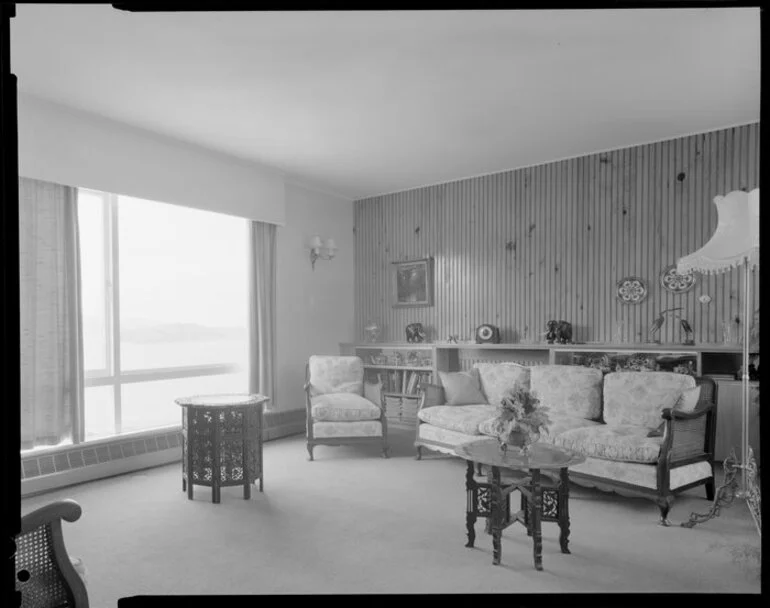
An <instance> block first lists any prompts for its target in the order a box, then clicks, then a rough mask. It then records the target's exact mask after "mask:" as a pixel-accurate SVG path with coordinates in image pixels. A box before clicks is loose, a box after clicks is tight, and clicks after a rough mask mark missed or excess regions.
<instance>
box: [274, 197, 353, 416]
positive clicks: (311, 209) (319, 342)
mask: <svg viewBox="0 0 770 608" xmlns="http://www.w3.org/2000/svg"><path fill="white" fill-rule="evenodd" d="M314 234H318V235H319V236H321V237H322V238H324V239H327V238H330V237H331V238H333V239H334V240H335V242H336V244H337V247H339V250H338V251H337V255H336V257H335V258H334V259H333V260H318V261H317V262H316V265H315V270H312V268H311V266H310V249H309V248H308V246H307V242H308V240H309V239H310V237H311V236H313V235H314ZM277 249H278V267H277V271H276V272H277V281H278V287H277V289H278V293H277V300H278V313H277V317H278V319H277V326H278V328H277V342H278V353H277V357H278V399H277V402H278V403H277V405H278V407H279V409H281V410H288V409H298V408H304V407H305V393H304V391H303V389H302V385H303V384H304V382H305V363H306V362H307V360H308V357H309V356H310V355H313V354H317V355H322V354H330V355H336V354H339V343H340V342H351V341H352V340H353V337H354V336H355V331H354V321H353V300H354V291H353V281H354V277H355V272H354V260H355V258H354V255H355V251H354V249H355V242H354V238H353V202H352V201H351V200H349V199H344V198H340V197H336V196H333V195H329V194H322V193H320V192H317V191H314V190H311V189H309V188H307V187H305V186H300V185H297V184H293V183H292V182H287V183H286V224H285V225H284V226H279V227H278V244H277Z"/></svg>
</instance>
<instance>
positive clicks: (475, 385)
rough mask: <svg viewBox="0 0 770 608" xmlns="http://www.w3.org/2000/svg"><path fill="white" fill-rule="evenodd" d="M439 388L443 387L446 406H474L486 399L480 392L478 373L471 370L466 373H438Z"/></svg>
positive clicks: (484, 401) (475, 370)
mask: <svg viewBox="0 0 770 608" xmlns="http://www.w3.org/2000/svg"><path fill="white" fill-rule="evenodd" d="M438 377H439V379H440V380H441V386H443V387H444V398H445V399H446V404H447V405H475V404H479V403H486V402H487V400H486V397H484V393H482V392H481V381H480V380H479V371H478V370H477V369H475V368H474V369H471V370H469V371H467V372H439V373H438Z"/></svg>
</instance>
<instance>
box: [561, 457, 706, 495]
mask: <svg viewBox="0 0 770 608" xmlns="http://www.w3.org/2000/svg"><path fill="white" fill-rule="evenodd" d="M569 472H570V478H569V480H570V481H571V482H575V483H578V484H580V485H591V484H590V483H585V482H584V481H583V480H581V479H580V478H579V477H578V476H577V475H573V473H583V474H585V475H595V476H596V477H601V478H602V479H609V480H611V481H621V482H624V483H629V484H632V485H635V486H642V487H644V488H651V489H656V488H657V487H658V477H657V474H658V472H657V466H656V465H654V464H642V463H640V462H619V461H615V460H604V459H602V458H586V460H585V462H581V463H580V464H576V465H574V466H572V467H570V469H569ZM711 474H712V470H711V465H710V464H709V463H708V462H694V463H693V464H688V465H685V466H683V467H677V468H675V469H671V476H670V482H669V483H670V488H671V489H672V490H676V489H677V488H679V487H681V486H684V485H687V484H689V483H693V482H695V481H700V480H701V479H707V478H708V477H711ZM617 491H618V492H619V493H622V492H621V491H620V490H617Z"/></svg>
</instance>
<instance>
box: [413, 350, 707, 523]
mask: <svg viewBox="0 0 770 608" xmlns="http://www.w3.org/2000/svg"><path fill="white" fill-rule="evenodd" d="M474 383H476V386H474ZM517 384H518V385H520V386H522V387H523V388H526V389H528V390H531V391H532V392H534V393H535V394H536V395H537V396H538V397H539V399H540V402H541V404H542V405H544V406H546V407H548V416H549V418H550V420H551V424H550V426H549V429H548V431H547V432H546V433H544V434H543V435H542V436H541V437H540V439H539V440H540V441H543V442H548V443H551V444H554V445H557V446H561V447H564V448H567V449H570V450H573V451H575V452H578V453H580V454H582V455H584V456H586V460H585V462H584V463H582V464H579V465H576V466H574V467H571V468H570V479H571V480H573V481H574V482H575V483H578V484H580V485H588V486H593V487H597V488H599V489H602V490H607V491H615V492H617V493H619V494H625V495H629V496H644V497H647V498H650V499H652V500H654V501H655V502H656V503H657V505H658V507H659V508H660V514H661V523H662V524H664V525H668V519H667V517H668V512H669V509H670V508H671V505H672V504H673V501H674V496H675V494H678V493H679V492H682V491H683V490H686V489H688V488H692V487H694V486H698V485H701V484H703V485H705V486H706V498H708V499H709V500H712V499H713V494H714V463H713V457H714V441H715V429H716V406H715V403H714V401H715V399H714V395H715V385H714V381H713V380H711V379H710V378H701V377H693V376H690V375H687V374H679V373H673V372H655V371H646V372H637V371H621V372H611V373H608V374H606V375H605V374H603V373H602V372H601V371H600V370H598V369H594V368H590V367H582V366H573V365H537V366H533V367H524V366H521V365H518V364H515V363H477V364H476V365H475V366H474V367H473V368H472V369H471V370H469V371H466V372H455V373H454V374H452V373H449V374H448V373H442V372H440V373H439V382H438V383H436V384H424V385H422V387H421V390H422V395H421V401H420V407H419V411H418V414H417V416H418V425H417V436H416V439H415V447H416V448H417V459H418V460H419V459H420V458H421V457H422V449H423V448H428V449H431V450H436V451H439V452H444V453H447V454H454V448H455V447H456V446H457V445H459V444H461V443H464V442H467V441H472V440H473V439H478V438H480V437H482V436H485V435H491V436H494V434H495V432H494V425H493V421H494V419H495V418H496V416H497V404H499V403H500V401H501V399H502V397H503V396H504V395H505V394H506V393H507V392H508V391H510V389H511V388H512V387H514V386H515V385H517Z"/></svg>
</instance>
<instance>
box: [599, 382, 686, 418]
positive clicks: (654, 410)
mask: <svg viewBox="0 0 770 608" xmlns="http://www.w3.org/2000/svg"><path fill="white" fill-rule="evenodd" d="M694 386H695V378H693V377H692V376H690V375H687V374H677V373H675V372H612V373H610V374H607V375H606V376H605V377H604V422H606V423H607V424H608V425H611V426H619V425H633V426H639V427H645V428H646V430H647V431H648V432H649V430H650V429H653V428H655V427H657V426H658V425H659V424H660V420H661V411H662V410H663V409H664V408H666V407H674V406H675V405H676V402H677V401H678V399H679V397H680V396H681V394H682V390H683V389H686V388H693V387H694Z"/></svg>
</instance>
